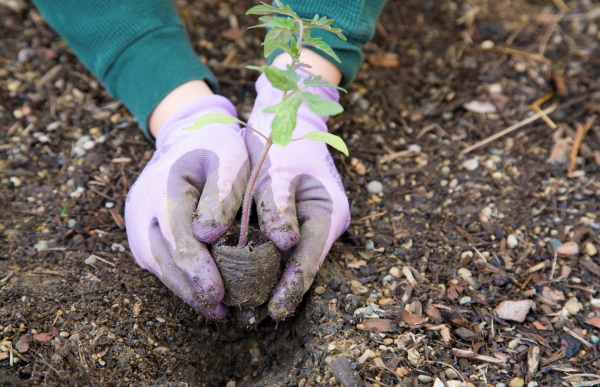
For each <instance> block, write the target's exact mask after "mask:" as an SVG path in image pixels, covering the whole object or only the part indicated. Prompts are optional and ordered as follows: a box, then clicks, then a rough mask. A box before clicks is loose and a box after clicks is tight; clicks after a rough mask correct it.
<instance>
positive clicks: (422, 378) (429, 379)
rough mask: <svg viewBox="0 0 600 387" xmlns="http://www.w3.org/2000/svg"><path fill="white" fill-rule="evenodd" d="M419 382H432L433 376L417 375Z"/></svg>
mask: <svg viewBox="0 0 600 387" xmlns="http://www.w3.org/2000/svg"><path fill="white" fill-rule="evenodd" d="M419 382H421V383H431V382H433V378H432V377H431V376H429V375H419Z"/></svg>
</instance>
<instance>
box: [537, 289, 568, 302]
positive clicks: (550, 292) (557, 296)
mask: <svg viewBox="0 0 600 387" xmlns="http://www.w3.org/2000/svg"><path fill="white" fill-rule="evenodd" d="M542 296H544V297H546V298H547V299H549V300H551V301H554V302H561V301H564V300H565V295H564V293H563V292H561V291H560V290H556V289H552V288H549V287H548V286H544V287H543V288H542Z"/></svg>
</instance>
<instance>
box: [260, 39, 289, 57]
mask: <svg viewBox="0 0 600 387" xmlns="http://www.w3.org/2000/svg"><path fill="white" fill-rule="evenodd" d="M262 45H263V46H264V47H265V58H266V57H268V56H269V55H271V54H272V53H273V51H275V50H277V49H278V48H281V49H282V50H283V51H285V52H287V53H288V54H290V55H291V49H290V46H288V45H287V44H284V43H281V42H264V43H263V44H262Z"/></svg>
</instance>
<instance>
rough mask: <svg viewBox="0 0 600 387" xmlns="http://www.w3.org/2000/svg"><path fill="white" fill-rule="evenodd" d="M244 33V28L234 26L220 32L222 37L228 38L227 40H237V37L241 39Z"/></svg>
mask: <svg viewBox="0 0 600 387" xmlns="http://www.w3.org/2000/svg"><path fill="white" fill-rule="evenodd" d="M245 33H246V30H242V29H240V28H237V27H234V28H229V29H227V30H225V31H223V32H221V35H223V37H224V38H226V39H229V40H238V39H241V38H242V37H243V36H244V34H245Z"/></svg>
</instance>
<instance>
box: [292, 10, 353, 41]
mask: <svg viewBox="0 0 600 387" xmlns="http://www.w3.org/2000/svg"><path fill="white" fill-rule="evenodd" d="M301 20H302V22H303V23H304V25H305V26H307V27H312V28H319V29H322V30H327V31H329V32H333V33H334V34H336V35H337V36H338V37H339V38H340V39H342V40H346V37H345V36H344V35H343V34H342V30H341V29H340V28H333V27H331V25H332V24H333V22H334V20H333V19H327V18H326V17H325V16H323V17H322V18H320V19H319V15H316V16H315V17H314V18H313V19H312V20H311V19H301ZM306 40H308V39H306Z"/></svg>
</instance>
